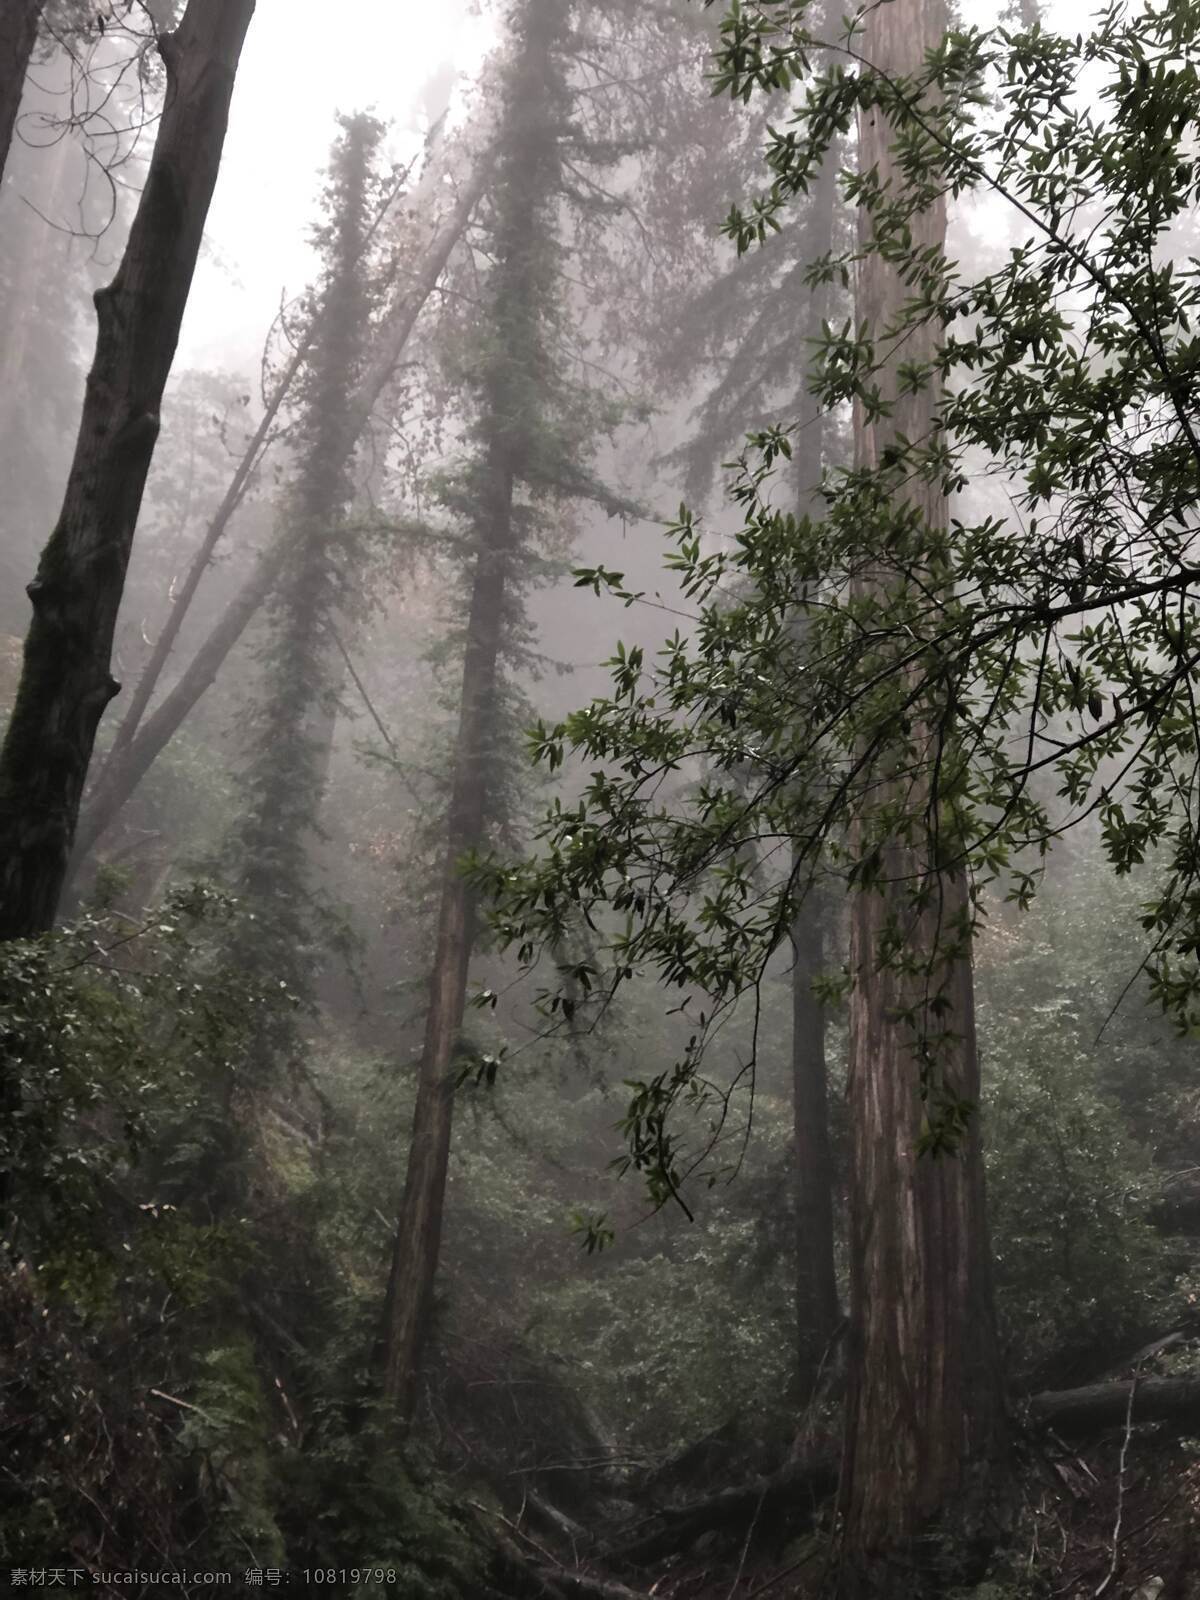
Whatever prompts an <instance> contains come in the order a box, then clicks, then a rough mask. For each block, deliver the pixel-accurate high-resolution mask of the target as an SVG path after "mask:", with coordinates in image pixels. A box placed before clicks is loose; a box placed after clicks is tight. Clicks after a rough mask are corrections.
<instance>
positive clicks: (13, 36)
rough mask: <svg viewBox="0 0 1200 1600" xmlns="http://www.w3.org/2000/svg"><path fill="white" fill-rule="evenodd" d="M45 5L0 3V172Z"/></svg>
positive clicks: (39, 1) (25, 0) (34, 0)
mask: <svg viewBox="0 0 1200 1600" xmlns="http://www.w3.org/2000/svg"><path fill="white" fill-rule="evenodd" d="M44 5H45V0H3V4H0V174H2V173H3V170H4V167H5V165H6V164H7V162H8V147H9V145H11V144H12V136H13V129H14V128H15V127H16V125H17V111H18V110H19V108H20V105H21V93H22V90H23V89H24V87H25V74H26V73H27V72H28V70H29V61H30V57H31V56H32V55H33V47H34V45H35V44H36V43H37V32H38V23H39V22H40V21H41V18H42V7H43V6H44Z"/></svg>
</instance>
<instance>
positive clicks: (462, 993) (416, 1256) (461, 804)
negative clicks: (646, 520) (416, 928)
mask: <svg viewBox="0 0 1200 1600" xmlns="http://www.w3.org/2000/svg"><path fill="white" fill-rule="evenodd" d="M487 484H488V489H487V494H488V501H489V505H490V515H489V516H488V519H487V524H486V527H485V529H484V530H483V531H484V537H485V539H486V544H485V545H484V547H483V548H482V549H481V550H480V552H479V556H478V563H477V567H476V572H475V582H474V585H473V589H472V594H471V609H470V615H469V618H468V623H467V646H466V656H465V659H464V662H463V678H462V700H461V710H460V712H459V726H458V744H457V750H456V754H455V762H454V782H453V788H452V791H451V799H450V815H449V819H448V824H447V830H446V854H445V860H444V864H443V868H442V891H441V904H440V908H439V912H438V932H437V946H436V950H435V953H434V960H433V975H432V978H431V980H430V985H429V1010H428V1012H427V1013H426V1018H425V1042H424V1047H423V1049H422V1053H421V1065H420V1069H419V1076H418V1080H417V1103H416V1108H415V1110H414V1113H413V1126H412V1137H411V1140H410V1143H409V1157H408V1167H407V1170H406V1172H405V1178H404V1198H403V1200H402V1202H401V1206H400V1217H399V1222H398V1224H397V1229H396V1240H395V1247H394V1249H393V1252H392V1266H391V1275H390V1278H389V1282H388V1296H387V1323H386V1332H385V1354H384V1399H385V1400H386V1401H387V1402H388V1403H389V1404H390V1405H391V1406H393V1407H394V1408H395V1410H396V1412H397V1414H398V1415H399V1416H400V1417H401V1418H403V1419H407V1418H408V1417H410V1416H411V1414H412V1407H413V1402H414V1399H415V1384H416V1375H417V1368H418V1363H419V1361H420V1357H421V1352H422V1349H423V1347H424V1344H425V1340H426V1336H427V1333H428V1328H429V1318H430V1312H431V1309H432V1304H433V1284H434V1276H435V1274H436V1271H437V1263H438V1256H439V1253H440V1249H441V1238H442V1208H443V1202H444V1199H445V1193H446V1173H447V1168H448V1165H449V1160H450V1134H451V1128H452V1121H453V1112H454V1078H455V1068H454V1063H455V1055H456V1052H457V1048H458V1039H459V1035H460V1033H461V1031H462V1024H463V1015H464V1013H465V1011H466V1004H467V973H468V968H469V965H470V960H471V950H472V946H473V945H474V942H475V897H474V895H473V894H472V892H471V890H470V889H469V888H468V886H467V883H466V881H465V880H464V878H463V876H462V873H461V871H460V870H459V867H460V862H461V860H462V858H463V856H464V855H465V854H466V853H467V852H468V851H469V850H472V849H474V848H476V847H477V846H478V845H479V844H480V843H481V841H482V838H483V827H484V817H485V813H486V806H487V792H488V781H487V780H488V771H489V767H490V761H489V757H488V751H489V744H490V735H491V733H492V729H493V725H494V722H495V702H496V667H497V660H498V657H499V652H500V642H501V636H502V632H503V621H504V618H503V613H504V593H505V584H506V579H507V576H508V569H509V561H510V557H511V553H512V533H513V528H512V496H513V470H512V466H511V464H510V462H509V461H508V459H507V453H506V450H505V448H504V445H503V443H502V442H501V441H499V440H496V441H494V442H493V444H492V446H491V448H490V450H489V453H488V463H487Z"/></svg>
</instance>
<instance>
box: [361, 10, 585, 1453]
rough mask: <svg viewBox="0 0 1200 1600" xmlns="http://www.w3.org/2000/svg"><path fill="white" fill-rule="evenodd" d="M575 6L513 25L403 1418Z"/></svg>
mask: <svg viewBox="0 0 1200 1600" xmlns="http://www.w3.org/2000/svg"><path fill="white" fill-rule="evenodd" d="M569 9H570V7H569V0H524V4H523V5H521V6H520V7H517V8H514V11H513V14H512V15H513V21H512V26H513V29H514V33H515V35H516V37H517V38H518V39H519V41H520V42H519V45H518V48H517V51H516V57H515V60H514V63H513V66H512V68H511V73H510V77H509V81H508V83H507V84H506V86H505V91H504V94H503V98H502V103H503V105H504V113H503V123H502V130H501V140H500V143H501V146H502V148H501V150H500V153H499V154H498V158H497V163H496V166H497V170H496V179H495V188H494V193H493V206H492V212H493V218H492V231H493V235H494V244H493V253H494V258H495V265H494V267H493V268H492V273H491V305H490V307H489V316H488V336H489V337H488V348H487V352H486V354H485V357H484V361H483V364H482V375H481V379H480V391H481V393H480V423H479V428H478V438H479V446H480V448H479V456H480V460H479V467H478V469H477V473H478V478H477V482H478V487H477V488H475V491H474V493H475V516H474V521H475V539H476V545H477V555H476V562H475V570H474V575H473V581H472V590H471V601H470V610H469V613H468V618H467V635H466V647H465V654H464V659H463V677H462V698H461V701H460V708H459V725H458V740H457V748H456V752H455V761H454V775H453V780H452V785H451V796H450V810H449V815H448V818H447V832H446V853H445V858H444V863H443V868H442V888H441V902H440V907H439V912H438V933H437V946H436V950H435V953H434V964H433V972H432V975H431V979H430V985H429V1010H428V1012H427V1014H426V1019H425V1040H424V1047H423V1050H422V1054H421V1062H420V1067H419V1069H418V1078H417V1103H416V1107H415V1110H414V1114H413V1127H412V1137H411V1141H410V1146H409V1157H408V1166H407V1169H406V1172H405V1179H404V1196H403V1200H402V1202H401V1207H400V1214H399V1217H398V1220H397V1225H396V1238H395V1246H394V1249H393V1252H392V1264H391V1273H390V1276H389V1280H388V1293H387V1305H386V1311H385V1327H384V1353H383V1392H384V1400H385V1403H387V1404H388V1405H389V1406H390V1407H391V1408H392V1410H393V1412H394V1414H395V1415H396V1416H397V1417H398V1418H399V1420H400V1421H401V1422H402V1423H404V1422H407V1421H408V1420H409V1418H410V1417H411V1415H412V1409H413V1404H414V1401H415V1398H416V1379H417V1372H418V1368H419V1364H420V1359H421V1355H422V1352H423V1349H424V1346H425V1343H426V1339H427V1335H428V1331H429V1324H430V1316H431V1312H432V1307H433V1286H434V1278H435V1275H436V1272H437V1264H438V1257H439V1254H440V1251H441V1237H442V1210H443V1203H444V1199H445V1190H446V1174H447V1170H448V1165H449V1160H450V1136H451V1131H452V1121H453V1110H454V1087H455V1056H456V1053H457V1047H458V1039H459V1035H460V1033H461V1030H462V1023H463V1014H464V1011H465V1009H466V1001H467V975H468V969H469V966H470V960H471V951H472V946H473V944H474V940H475V913H476V908H475V897H474V895H473V893H472V892H471V890H470V889H469V888H468V886H467V884H466V882H465V881H464V879H463V877H462V875H461V872H460V865H461V861H462V857H463V856H464V855H465V854H466V853H467V852H468V851H471V850H473V849H476V848H477V847H478V846H479V845H480V844H481V843H482V842H483V836H484V826H485V819H486V817H487V814H488V808H489V798H490V793H489V791H490V784H489V781H488V780H489V775H490V772H491V769H492V766H493V761H492V753H491V752H492V748H493V746H494V742H495V738H496V728H495V721H496V700H497V695H496V690H497V670H498V662H499V656H500V649H501V644H502V641H503V638H504V633H505V628H506V626H507V621H508V619H507V616H506V610H507V608H508V606H510V605H511V603H512V600H511V596H510V595H509V593H508V592H507V591H508V589H509V580H510V576H511V573H512V568H513V562H514V557H515V554H516V518H515V516H514V505H513V495H514V489H515V485H516V484H517V482H518V481H520V482H524V483H527V484H528V483H529V482H530V481H531V476H532V477H536V475H537V472H538V470H539V469H538V465H537V454H538V450H539V447H540V439H539V434H541V433H542V432H543V431H544V427H545V419H544V416H543V414H542V411H541V408H540V397H541V392H542V391H543V389H544V388H545V385H546V383H547V378H548V373H549V367H548V361H547V356H546V352H545V350H544V347H543V337H544V327H543V318H544V317H545V316H547V315H548V314H549V306H548V305H547V304H546V303H545V302H548V301H552V300H553V296H554V288H555V284H556V281H557V280H556V277H555V276H554V273H555V270H556V251H557V244H556V241H552V239H551V237H550V234H551V232H552V230H553V227H554V222H553V205H554V202H555V200H556V198H557V195H558V192H559V185H560V183H561V156H560V149H559V139H560V136H561V130H562V121H561V115H562V113H561V110H560V109H559V103H558V102H556V87H557V92H561V83H560V78H559V69H558V65H557V62H556V59H555V55H554V51H555V47H556V46H558V45H559V44H560V43H561V40H562V38H563V36H564V33H565V31H566V28H567V23H568V15H569ZM547 263H552V264H551V265H549V266H548V265H547ZM548 274H549V276H548Z"/></svg>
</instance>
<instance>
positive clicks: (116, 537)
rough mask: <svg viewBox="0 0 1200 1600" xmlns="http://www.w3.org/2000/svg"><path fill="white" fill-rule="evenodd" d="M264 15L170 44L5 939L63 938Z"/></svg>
mask: <svg viewBox="0 0 1200 1600" xmlns="http://www.w3.org/2000/svg"><path fill="white" fill-rule="evenodd" d="M253 11H254V5H253V0H234V3H229V0H191V3H190V4H189V6H188V8H187V11H186V12H185V14H184V17H183V20H182V21H181V23H180V25H179V28H178V29H177V31H176V32H175V33H172V34H167V35H165V36H164V37H163V39H162V41H161V44H160V49H161V51H162V55H163V60H164V63H165V65H166V70H167V97H166V103H165V106H164V110H163V116H162V122H161V125H160V128H159V134H158V139H157V141H156V145H155V151H154V156H153V159H152V161H151V164H150V171H149V174H148V177H147V182H146V188H145V191H144V193H143V195H142V199H141V202H140V204H139V206H138V209H137V214H136V216H135V218H134V221H133V225H132V227H131V230H130V235H129V241H128V244H127V246H126V249H125V253H124V256H123V258H122V262H121V267H120V269H119V270H118V272H117V275H116V277H115V278H114V279H113V281H112V283H111V284H109V285H108V287H107V288H106V289H102V290H99V291H98V292H97V295H96V310H97V322H98V327H97V343H96V355H95V360H94V362H93V365H92V370H91V373H90V374H89V377H88V385H87V394H86V397H85V400H84V407H83V414H82V418H81V421H80V429H79V437H78V440H77V443H76V448H75V458H74V461H73V463H72V467H71V472H70V476H69V478H68V482H67V489H66V494H65V497H64V500H63V507H62V512H61V514H60V517H59V521H58V524H57V526H56V528H55V530H54V533H53V534H52V535H51V538H50V542H49V543H48V545H47V546H46V549H45V551H44V553H43V555H42V559H41V562H40V564H39V568H38V575H37V577H36V579H35V580H34V582H33V583H32V584H31V585H30V590H29V592H30V598H31V599H32V601H33V608H34V613H33V620H32V623H31V625H30V630H29V635H28V637H27V639H26V644H25V658H24V667H23V670H22V676H21V683H20V687H19V689H18V693H17V701H16V705H15V707H14V709H13V714H12V719H11V721H10V723H9V726H8V730H7V733H6V736H5V740H4V746H3V750H2V751H0V937H2V938H18V937H22V936H28V935H30V934H33V933H37V932H40V931H42V930H44V929H46V928H48V927H50V926H51V924H52V923H53V920H54V913H55V908H56V906H57V903H58V896H59V893H60V891H61V887H62V883H63V878H64V875H65V873H66V868H67V860H68V856H69V853H70V849H71V842H72V838H73V835H74V831H75V823H76V819H77V816H78V810H79V801H80V796H81V794H82V791H83V785H84V780H85V778H86V775H87V768H88V763H89V761H90V758H91V752H92V744H93V741H94V739H95V733H96V727H97V724H98V722H99V720H100V717H101V715H102V713H103V711H104V708H105V706H106V705H107V704H108V702H109V700H110V699H111V698H112V696H113V695H114V694H115V693H116V692H117V689H118V686H117V685H116V684H115V683H114V682H113V680H112V677H111V674H110V666H109V663H110V655H111V649H112V637H113V629H114V627H115V623H116V616H117V610H118V607H119V605H120V601H121V594H122V590H123V588H124V580H125V570H126V567H127V565H128V562H129V554H130V550H131V547H132V542H133V535H134V529H135V527H136V523H137V515H138V509H139V507H140V504H141V498H142V491H143V488H144V485H145V480H146V473H147V471H148V469H149V466H150V460H151V457H152V455H153V452H154V443H155V440H156V438H157V435H158V427H159V420H158V412H159V405H160V403H161V400H162V394H163V389H164V387H165V385H166V380H167V376H168V374H169V372H170V368H171V362H172V359H173V357H174V354H175V346H176V342H177V340H178V337H179V328H180V324H181V322H182V320H183V312H184V308H185V306H186V304H187V297H188V291H189V289H190V286H191V280H192V273H193V270H194V268H195V264H196V257H197V255H198V253H199V249H200V240H201V236H202V234H203V231H204V221H205V218H206V216H207V213H208V205H209V201H210V199H211V197H212V192H213V188H214V186H215V184H216V179H217V170H218V167H219V165H220V159H221V150H222V146H223V144H224V138H225V127H226V122H227V118H228V113H229V103H230V98H231V96H232V93H233V80H234V74H235V72H236V69H237V63H238V57H239V55H240V52H241V47H242V42H243V40H244V38H245V34H246V29H247V27H248V25H249V22H250V18H251V16H252V14H253Z"/></svg>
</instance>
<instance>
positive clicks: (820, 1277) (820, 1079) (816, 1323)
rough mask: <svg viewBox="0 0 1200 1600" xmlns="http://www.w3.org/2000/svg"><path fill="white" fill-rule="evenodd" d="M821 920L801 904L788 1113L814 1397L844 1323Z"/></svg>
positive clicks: (800, 1353)
mask: <svg viewBox="0 0 1200 1600" xmlns="http://www.w3.org/2000/svg"><path fill="white" fill-rule="evenodd" d="M822 923H823V918H822V916H821V912H820V909H819V907H817V906H814V905H813V904H811V897H810V903H808V904H806V905H805V906H804V908H803V910H802V911H801V913H800V915H799V916H798V917H797V918H796V921H795V923H794V925H793V927H792V950H793V953H794V959H793V963H792V1116H793V1123H794V1129H795V1196H796V1333H797V1374H798V1378H799V1386H800V1398H801V1401H804V1400H806V1399H807V1398H808V1396H810V1395H811V1393H812V1391H813V1388H814V1386H815V1384H816V1382H817V1380H818V1378H819V1377H820V1374H821V1369H822V1363H823V1362H824V1361H825V1360H826V1359H827V1357H828V1354H829V1348H830V1344H831V1342H832V1340H833V1336H834V1333H835V1331H836V1329H837V1327H838V1324H839V1322H840V1321H841V1308H840V1307H839V1305H838V1292H837V1274H836V1272H835V1269H834V1256H833V1153H832V1150H831V1148H830V1143H829V1091H828V1075H827V1071H826V1064H825V1007H824V1005H823V1004H822V1003H821V1001H820V1000H819V999H818V998H817V995H816V994H815V993H814V990H813V981H814V979H816V978H817V977H818V976H819V975H820V973H821V971H822V969H823V966H824V943H825V941H824V937H823V932H824V930H823V926H822Z"/></svg>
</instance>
